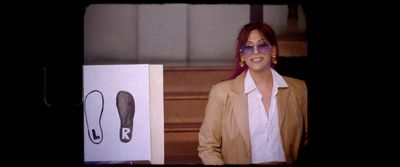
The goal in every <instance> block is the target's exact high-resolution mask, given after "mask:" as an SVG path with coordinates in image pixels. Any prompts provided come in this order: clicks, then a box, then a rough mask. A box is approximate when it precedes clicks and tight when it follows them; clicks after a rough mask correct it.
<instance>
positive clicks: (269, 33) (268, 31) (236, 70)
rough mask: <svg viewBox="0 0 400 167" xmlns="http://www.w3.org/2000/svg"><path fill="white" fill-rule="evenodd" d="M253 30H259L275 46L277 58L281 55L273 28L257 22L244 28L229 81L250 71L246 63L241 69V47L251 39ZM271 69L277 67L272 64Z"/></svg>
mask: <svg viewBox="0 0 400 167" xmlns="http://www.w3.org/2000/svg"><path fill="white" fill-rule="evenodd" d="M253 30H258V32H260V33H261V34H262V35H263V36H264V37H265V38H267V40H268V41H269V43H270V44H271V45H272V46H275V48H276V57H278V55H279V49H278V42H277V40H276V37H275V33H274V31H273V30H272V28H271V27H270V26H269V25H267V24H265V23H263V22H255V23H248V24H246V25H244V26H243V28H242V29H241V30H240V32H239V35H238V37H237V40H236V48H235V64H234V66H233V74H232V76H231V77H229V78H228V80H231V79H235V78H236V77H237V76H238V75H240V74H241V73H242V72H243V71H246V70H247V69H248V67H247V64H246V63H245V64H244V66H243V67H240V65H239V62H240V52H239V50H240V47H241V46H242V45H244V44H245V43H246V42H247V39H248V38H249V35H250V32H251V31H253ZM271 67H272V68H274V67H275V65H274V64H271Z"/></svg>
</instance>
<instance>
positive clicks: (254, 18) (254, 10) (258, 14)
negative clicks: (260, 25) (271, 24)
mask: <svg viewBox="0 0 400 167" xmlns="http://www.w3.org/2000/svg"><path fill="white" fill-rule="evenodd" d="M262 21H263V5H250V22H252V23H254V22H262Z"/></svg>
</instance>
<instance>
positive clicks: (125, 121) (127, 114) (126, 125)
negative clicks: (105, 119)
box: [117, 91, 135, 143]
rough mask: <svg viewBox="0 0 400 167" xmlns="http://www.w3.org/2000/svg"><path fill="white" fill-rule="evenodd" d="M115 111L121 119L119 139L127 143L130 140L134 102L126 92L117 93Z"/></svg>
mask: <svg viewBox="0 0 400 167" xmlns="http://www.w3.org/2000/svg"><path fill="white" fill-rule="evenodd" d="M117 109H118V114H119V118H120V119H121V127H120V129H119V139H120V140H121V141H122V142H124V143H127V142H129V141H131V139H132V133H133V117H134V115H135V100H134V99H133V96H132V95H131V94H130V93H129V92H126V91H119V92H118V94H117Z"/></svg>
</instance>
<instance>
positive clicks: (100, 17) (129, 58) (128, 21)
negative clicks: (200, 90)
mask: <svg viewBox="0 0 400 167" xmlns="http://www.w3.org/2000/svg"><path fill="white" fill-rule="evenodd" d="M298 12H299V30H300V32H305V29H306V27H305V17H304V13H303V10H302V8H301V7H300V6H299V9H298ZM287 14H288V7H287V5H264V6H263V18H264V21H265V22H266V23H268V24H270V25H271V26H272V28H273V29H274V30H275V32H276V34H277V35H280V34H284V33H286V27H287ZM249 21H250V5H246V4H241V5H238V4H217V5H191V4H138V5H137V4H93V5H90V6H88V7H87V8H86V13H85V20H84V22H85V23H84V26H85V27H84V52H85V55H84V63H85V64H103V63H106V64H107V63H115V62H117V63H130V62H137V61H141V62H149V61H154V62H186V61H214V62H215V61H232V60H233V57H234V48H235V38H236V36H237V34H238V32H239V30H240V28H241V27H242V26H243V25H244V24H246V23H248V22H249Z"/></svg>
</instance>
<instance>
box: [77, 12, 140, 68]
mask: <svg viewBox="0 0 400 167" xmlns="http://www.w3.org/2000/svg"><path fill="white" fill-rule="evenodd" d="M137 20H138V17H137V5H130V4H95V5H90V6H88V7H87V8H86V13H85V18H84V62H85V63H86V64H87V63H96V62H110V61H134V60H138V56H137V53H138V49H137V42H138V35H137Z"/></svg>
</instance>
